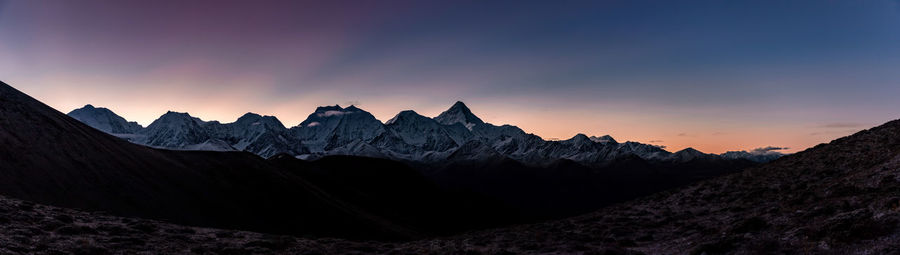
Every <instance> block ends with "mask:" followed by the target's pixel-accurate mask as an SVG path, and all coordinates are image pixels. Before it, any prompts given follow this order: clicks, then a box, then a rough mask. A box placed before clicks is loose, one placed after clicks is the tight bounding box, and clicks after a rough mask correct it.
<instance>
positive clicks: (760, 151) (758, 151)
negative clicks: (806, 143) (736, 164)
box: [750, 146, 790, 154]
mask: <svg viewBox="0 0 900 255" xmlns="http://www.w3.org/2000/svg"><path fill="white" fill-rule="evenodd" d="M788 149H790V148H788V147H777V146H766V147H761V148H756V149H753V150H752V151H750V153H754V154H764V153H768V152H774V151H783V150H788Z"/></svg>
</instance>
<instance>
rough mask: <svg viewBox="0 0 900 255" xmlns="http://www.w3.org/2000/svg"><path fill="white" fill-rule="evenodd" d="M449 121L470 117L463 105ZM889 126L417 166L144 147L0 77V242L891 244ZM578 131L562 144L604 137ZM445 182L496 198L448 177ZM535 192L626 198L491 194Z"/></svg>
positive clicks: (742, 248) (244, 246)
mask: <svg viewBox="0 0 900 255" xmlns="http://www.w3.org/2000/svg"><path fill="white" fill-rule="evenodd" d="M351 110H353V109H351ZM184 115H186V114H184ZM184 115H181V114H173V117H179V116H180V117H181V119H183V120H187V121H186V122H180V123H179V124H178V125H200V124H202V125H204V126H205V125H209V124H208V123H206V124H203V123H199V122H198V120H196V119H194V118H184V117H185V116H184ZM324 115H328V114H324ZM407 115H408V116H406V117H412V116H415V115H409V114H407ZM332 116H334V114H332ZM321 117H327V116H321ZM111 119H115V118H111ZM401 119H403V118H398V119H396V120H394V121H389V123H387V124H385V126H389V125H390V124H393V123H396V122H401V121H406V120H401ZM441 119H443V118H441ZM248 120H251V121H253V122H251V125H252V123H256V122H262V121H257V119H254V118H250V119H248ZM319 120H322V121H324V119H319ZM432 120H434V119H432ZM460 120H461V121H462V122H465V123H462V122H459V121H460ZM322 121H315V122H319V123H320V124H312V123H313V122H309V123H306V124H307V125H310V124H312V125H313V126H317V125H322V124H323V123H324V122H322ZM467 124H474V125H467ZM219 125H229V124H219ZM258 125H263V124H258ZM442 125H443V124H442ZM453 125H456V126H458V127H461V128H463V129H465V130H469V131H470V132H474V131H476V130H479V128H478V126H479V123H477V120H475V119H472V118H468V119H455V120H454V122H453ZM114 126H115V127H116V128H122V127H126V126H124V125H119V126H117V125H108V126H107V127H109V128H110V129H109V130H113V127H114ZM429 128H430V127H428V126H425V127H423V128H422V130H428V129H429ZM470 128H471V129H470ZM116 130H121V129H116ZM223 130H227V129H223ZM389 130H390V129H385V131H381V132H390V131H389ZM231 131H232V132H234V133H232V134H235V133H243V131H245V130H241V132H237V131H234V130H231ZM110 132H112V131H110ZM116 132H118V131H116ZM163 132H165V131H163ZM341 132H358V130H355V131H354V130H352V129H347V130H342V131H341ZM313 133H315V132H313ZM172 134H177V135H179V136H180V137H185V139H187V138H191V137H200V138H199V139H196V140H200V139H202V138H203V137H202V136H203V135H204V134H203V133H199V134H198V133H194V134H190V133H172ZM380 134H384V133H379V132H374V133H370V134H368V135H373V136H375V137H378V136H380ZM898 134H900V120H895V121H891V122H888V123H886V124H884V125H881V126H878V127H875V128H872V129H868V130H863V131H860V132H858V133H856V134H854V135H851V136H848V137H844V138H840V139H837V140H835V141H832V142H831V143H828V144H821V145H818V146H815V147H813V148H809V149H807V150H804V151H802V152H799V153H796V154H792V155H787V156H785V157H781V158H779V159H777V160H774V161H772V162H769V163H765V164H759V163H754V162H752V161H750V160H743V159H737V160H735V159H728V157H727V156H710V155H709V154H703V153H700V152H698V151H695V150H686V151H684V152H683V153H681V154H680V155H679V156H678V157H679V158H678V159H669V161H665V160H662V161H661V160H647V159H644V158H642V157H639V156H637V155H636V154H629V155H628V156H626V157H619V158H616V159H615V160H613V161H611V162H609V163H608V164H607V165H605V166H603V167H600V168H592V167H587V166H584V165H582V164H581V163H578V162H576V161H574V160H571V159H557V160H554V161H553V162H550V163H547V164H545V166H543V167H536V166H528V165H524V164H523V163H522V162H520V161H518V160H514V159H511V158H510V157H506V156H504V155H502V154H500V152H498V151H497V150H496V149H494V147H493V146H490V145H489V144H488V143H486V142H484V141H482V140H481V139H472V140H468V141H465V142H464V143H463V145H461V146H459V147H460V148H458V149H456V150H454V151H453V152H450V155H448V156H446V157H447V158H448V159H449V160H450V162H449V163H448V164H446V165H444V166H441V167H438V168H435V171H436V172H434V173H431V174H429V175H421V173H420V172H419V171H416V170H415V169H413V168H410V167H408V165H407V164H404V162H397V161H393V160H389V159H377V158H370V157H357V156H334V155H330V156H323V157H321V158H318V159H316V160H301V159H297V158H296V156H295V155H291V154H288V153H280V154H277V155H274V156H272V157H269V158H268V159H262V158H261V157H259V156H257V155H254V154H251V153H248V152H240V151H234V152H216V151H178V150H167V149H155V148H150V147H146V146H140V145H136V144H133V143H129V142H126V141H124V140H122V139H119V138H116V137H114V136H111V135H109V134H107V133H104V132H101V131H99V130H97V129H94V128H91V127H89V126H87V125H85V124H83V123H81V122H80V121H77V120H75V119H74V118H71V117H68V116H66V115H64V114H62V113H60V112H58V111H56V110H54V109H52V108H50V107H49V106H47V105H44V104H42V103H40V102H38V101H37V100H34V99H33V98H30V97H28V96H27V95H25V94H23V93H21V92H19V91H17V90H15V89H13V88H12V87H9V86H8V85H6V84H5V83H0V143H2V144H3V145H4V146H2V147H0V175H2V176H3V177H4V178H0V243H3V245H0V253H11V254H19V253H46V252H60V253H74V254H115V253H123V252H124V253H146V252H156V253H176V254H177V253H229V254H235V253H237V254H247V253H273V254H284V253H325V254H332V253H347V254H371V253H377V254H388V253H391V254H394V253H396V254H422V253H427V254H434V253H438V254H446V253H452V254H484V253H487V254H534V253H540V254H595V253H600V254H897V253H898V251H900V245H898V244H900V196H898V195H897V194H898V192H900V178H898V176H900V174H898V173H900V172H898V169H900V135H898ZM207 135H208V134H207ZM360 135H366V134H360ZM235 136H238V135H235ZM126 137H131V138H135V137H136V136H126ZM311 137H315V136H311ZM586 138H587V139H585V137H578V139H571V141H560V142H559V143H558V144H561V145H564V146H571V147H575V148H577V149H579V150H581V149H584V150H591V148H592V146H595V144H604V143H607V144H608V143H613V142H614V140H613V139H612V138H611V137H586ZM191 139H194V138H191ZM406 139H408V140H409V141H413V142H410V144H421V145H424V144H428V143H427V142H421V141H422V140H425V141H428V140H429V139H428V138H425V139H422V138H421V137H416V136H412V137H406ZM196 140H195V141H196ZM209 140H211V139H210V138H207V139H206V140H205V141H209ZM219 140H220V141H222V142H225V143H226V144H227V145H228V146H231V144H228V143H230V142H233V141H227V140H222V139H219ZM373 140H375V141H377V139H373ZM585 140H588V141H591V142H593V143H589V142H586V141H585ZM310 141H312V142H311V143H309V144H317V145H318V143H316V142H318V141H320V140H310ZM415 141H419V142H420V143H416V142H415ZM563 142H566V143H563ZM322 144H324V145H318V146H321V148H323V149H322V150H323V151H327V150H329V149H326V148H328V146H329V144H331V143H330V142H328V141H326V142H323V143H322ZM372 144H379V143H377V142H374V143H372ZM622 144H624V145H622V146H630V145H628V144H629V143H627V142H626V143H622ZM358 145H359V144H357V145H354V146H358ZM423 147H424V146H423ZM509 148H516V146H510V147H509ZM307 149H309V148H308V147H307ZM435 150H437V149H435ZM764 151H769V150H768V149H762V150H757V151H755V152H754V153H757V154H765V153H762V152H764ZM305 153H306V154H312V152H311V151H310V152H305ZM748 153H749V152H748ZM674 154H677V153H673V155H674ZM473 158H474V159H477V160H476V161H472V160H468V159H473ZM485 159H487V160H485ZM682 160H687V161H686V162H680V161H682ZM407 163H409V162H407ZM735 164H738V165H736V166H735ZM742 164H750V165H752V166H753V167H749V168H748V167H747V166H744V165H742ZM728 166H732V167H731V168H730V169H729V167H728ZM729 173H730V174H729ZM432 180H434V181H435V183H432ZM686 182H687V183H692V184H689V185H684V184H685V183H686ZM448 183H452V187H466V186H467V185H469V186H470V187H481V188H482V190H470V191H475V192H481V193H483V194H491V195H492V196H493V197H496V198H502V199H503V200H501V201H495V200H492V198H490V197H471V196H460V195H459V193H451V192H447V191H446V190H445V189H443V188H444V187H447V184H448ZM435 184H437V185H435ZM641 185H644V186H643V187H641ZM648 187H649V188H648ZM650 193H653V194H650ZM645 195H646V196H645ZM603 196H607V197H606V198H604V199H598V198H597V197H603ZM640 196H643V197H640ZM635 197H640V198H637V199H634V198H635ZM631 199H633V200H631ZM517 200H518V201H517ZM566 200H570V201H566ZM627 200H630V201H627ZM533 201H539V202H540V203H546V204H543V205H542V207H543V208H552V207H555V206H557V205H560V206H561V207H565V206H567V205H571V204H582V205H592V204H593V205H597V204H602V203H609V202H614V201H618V202H616V203H618V204H615V205H612V206H608V207H605V208H603V209H600V210H596V211H592V212H589V213H586V214H583V215H580V216H576V217H569V218H562V219H554V220H548V221H545V222H539V223H533V224H517V225H513V226H509V225H507V224H509V223H510V222H508V221H506V222H504V221H503V220H508V219H509V218H512V217H516V214H515V212H514V211H509V210H506V209H505V208H502V207H496V206H497V205H499V204H503V203H507V202H508V203H510V204H514V205H523V204H527V203H528V202H533ZM45 204H49V205H53V206H47V205H45ZM57 206H61V207H66V208H61V207H57ZM69 208H75V209H74V210H73V209H69ZM580 209H582V210H583V209H589V208H580ZM85 211H93V212H85ZM98 211H102V212H98ZM107 213H109V214H107ZM110 214H112V215H110ZM122 216H126V217H122ZM140 218H149V219H153V220H146V219H140ZM484 222H494V223H500V224H504V225H507V226H496V227H494V228H490V229H483V228H484V227H487V226H488V225H484V224H483V223H484ZM172 223H176V224H178V225H175V224H172ZM206 227H215V228H221V229H210V228H206ZM225 229H238V230H225ZM479 229H481V230H479ZM239 230H251V231H257V232H260V233H254V232H246V231H239ZM461 230H464V231H465V232H460V231H461ZM263 233H265V234H263ZM273 233H274V234H273ZM448 233H449V234H452V233H458V234H454V235H447V234H448ZM277 234H290V235H292V236H286V235H277ZM323 236H325V237H331V236H338V237H344V238H348V239H332V238H321V237H323ZM378 239H380V240H385V239H389V240H392V241H396V240H397V239H400V240H409V241H407V242H380V241H375V240H378ZM359 240H365V241H359Z"/></svg>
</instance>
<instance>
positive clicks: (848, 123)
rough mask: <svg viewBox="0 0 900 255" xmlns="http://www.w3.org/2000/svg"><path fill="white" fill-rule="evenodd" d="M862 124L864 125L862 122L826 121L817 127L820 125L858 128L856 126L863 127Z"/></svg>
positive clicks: (824, 126)
mask: <svg viewBox="0 0 900 255" xmlns="http://www.w3.org/2000/svg"><path fill="white" fill-rule="evenodd" d="M863 126H864V125H863V124H862V123H855V122H833V123H826V124H824V125H821V126H819V127H821V128H858V127H863Z"/></svg>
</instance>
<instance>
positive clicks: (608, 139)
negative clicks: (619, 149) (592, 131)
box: [590, 135, 618, 144]
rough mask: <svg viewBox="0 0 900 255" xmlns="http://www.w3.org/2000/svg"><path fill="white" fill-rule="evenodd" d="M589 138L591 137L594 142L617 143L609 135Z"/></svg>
mask: <svg viewBox="0 0 900 255" xmlns="http://www.w3.org/2000/svg"><path fill="white" fill-rule="evenodd" d="M590 139H591V141H594V142H595V143H601V144H607V143H613V144H616V143H618V142H616V139H613V138H612V136H610V135H604V136H601V137H596V136H591V137H590Z"/></svg>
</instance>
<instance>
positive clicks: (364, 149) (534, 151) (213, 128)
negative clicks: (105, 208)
mask: <svg viewBox="0 0 900 255" xmlns="http://www.w3.org/2000/svg"><path fill="white" fill-rule="evenodd" d="M68 115H69V116H71V117H73V118H75V119H77V120H79V121H81V122H83V123H85V124H87V125H89V126H91V127H94V128H96V129H99V130H101V131H104V132H106V133H109V134H112V135H115V136H117V137H120V138H123V139H126V140H129V141H131V142H134V143H137V144H142V145H147V146H151V147H156V148H166V149H176V150H209V151H247V152H251V153H254V154H257V155H259V156H261V157H264V158H269V157H272V156H274V155H277V154H288V155H291V156H295V157H297V158H300V159H316V158H321V157H323V156H327V155H355V156H368V157H375V158H386V159H393V160H400V161H406V162H410V161H411V162H418V163H428V164H430V163H447V162H451V161H485V160H492V159H496V158H509V159H513V160H516V161H518V162H520V163H523V164H526V165H532V166H545V165H546V164H549V163H551V162H555V161H557V160H561V159H565V160H571V161H574V162H577V163H579V164H582V165H586V166H605V165H608V164H610V163H611V162H613V160H615V159H618V158H624V157H629V156H631V155H634V156H637V157H640V158H642V159H644V160H649V161H659V162H686V161H690V160H693V159H696V158H723V159H747V160H750V161H754V162H758V163H763V162H768V161H771V160H774V159H777V158H779V157H781V156H783V154H781V153H778V152H775V151H766V150H753V151H734V152H727V153H723V154H720V155H716V154H707V153H703V152H700V151H697V150H695V149H693V148H687V149H684V150H681V151H677V152H674V153H672V152H669V151H666V150H665V149H663V148H662V147H660V146H656V145H650V144H643V143H638V142H624V143H619V142H617V141H616V140H615V139H614V138H613V137H611V136H609V135H605V136H601V137H596V136H590V137H589V136H587V135H584V134H578V135H576V136H574V137H572V138H570V139H568V140H561V141H548V140H544V139H542V138H541V137H539V136H537V135H534V134H529V133H526V132H525V131H523V130H522V129H520V128H518V127H516V126H511V125H502V126H496V125H493V124H490V123H486V122H484V121H482V120H481V118H479V117H478V116H476V115H475V114H473V113H472V111H471V110H470V109H469V108H468V107H467V106H466V105H465V104H464V103H463V102H456V103H455V104H453V106H452V107H450V109H448V110H447V111H444V112H443V113H441V114H440V115H438V116H437V117H434V118H429V117H425V116H422V115H420V114H418V113H416V112H415V111H411V110H407V111H403V112H400V113H398V114H397V115H396V116H395V117H394V118H392V119H390V120H388V121H387V122H385V123H382V122H381V121H379V120H377V119H376V118H375V116H373V115H372V114H370V113H369V112H366V111H365V110H362V109H360V108H358V107H356V106H352V105H351V106H349V107H346V108H343V107H341V106H339V105H335V106H324V107H318V108H317V109H316V110H315V112H313V113H312V114H310V115H309V116H308V117H307V118H306V120H304V121H303V122H301V123H300V124H299V125H297V126H295V127H291V128H286V127H285V126H284V125H283V124H282V123H281V121H279V120H278V119H277V118H275V117H273V116H261V115H259V114H255V113H247V114H245V115H244V116H241V117H240V118H238V120H237V121H235V122H233V123H226V124H222V123H220V122H218V121H203V120H200V119H199V118H196V117H193V116H191V115H190V114H188V113H178V112H171V111H170V112H167V113H166V114H163V115H162V116H160V117H159V119H157V120H155V121H153V123H151V124H150V125H149V126H147V127H141V126H140V125H138V124H137V123H135V122H129V121H127V120H126V119H125V118H122V117H121V116H118V115H116V114H115V113H113V112H112V111H110V110H109V109H106V108H101V107H94V106H92V105H86V106H85V107H83V108H80V109H76V110H74V111H72V112H70V113H69V114H68Z"/></svg>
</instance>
